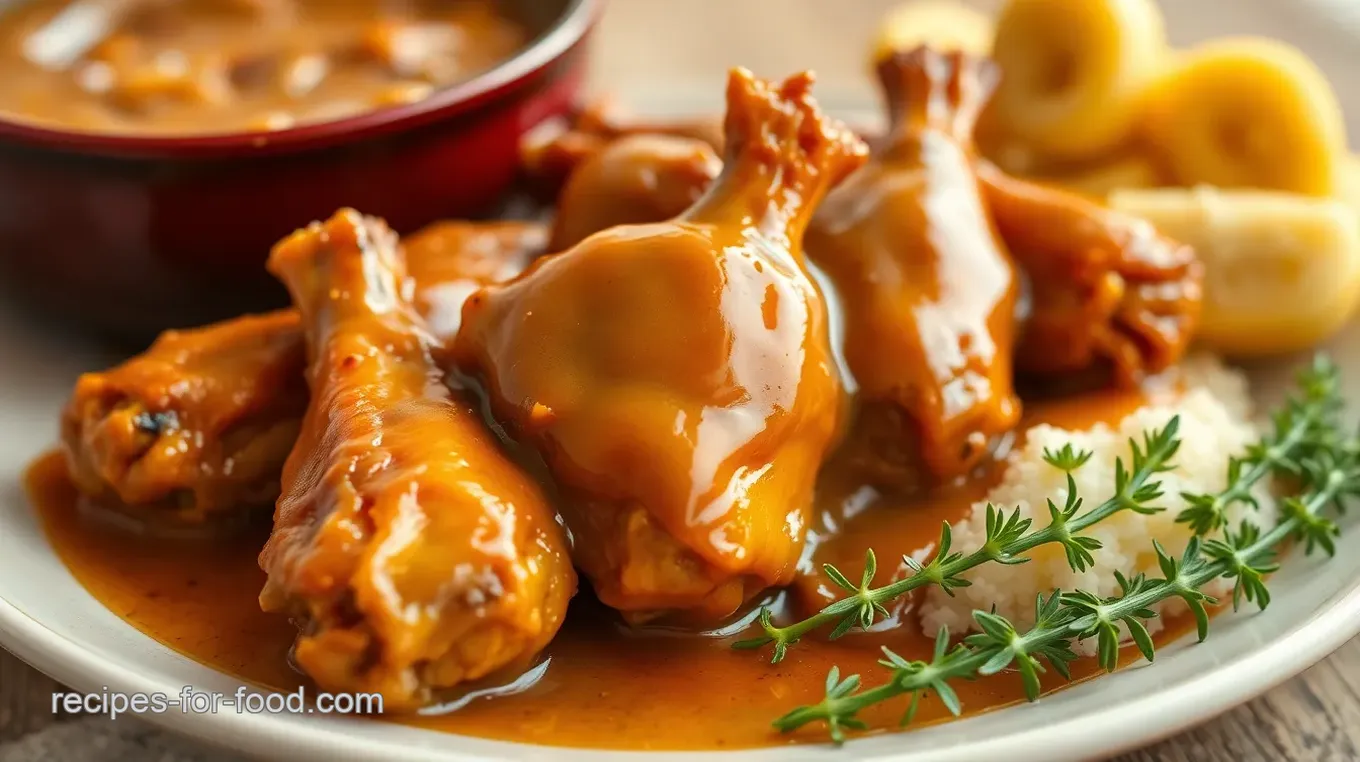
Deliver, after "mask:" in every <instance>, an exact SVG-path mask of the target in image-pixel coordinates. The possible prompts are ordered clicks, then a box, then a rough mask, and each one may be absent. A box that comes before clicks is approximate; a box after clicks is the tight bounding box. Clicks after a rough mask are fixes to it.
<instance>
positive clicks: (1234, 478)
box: [732, 356, 1341, 664]
mask: <svg viewBox="0 0 1360 762" xmlns="http://www.w3.org/2000/svg"><path fill="white" fill-rule="evenodd" d="M1336 383H1337V373H1336V368H1335V366H1333V365H1332V363H1331V362H1330V361H1329V360H1327V359H1326V358H1325V357H1321V356H1319V357H1318V358H1317V359H1316V360H1315V361H1314V363H1313V366H1312V367H1310V368H1309V369H1308V370H1307V371H1306V372H1305V373H1302V374H1300V378H1299V385H1300V391H1301V394H1300V395H1299V396H1298V397H1297V398H1293V399H1291V400H1289V401H1288V402H1287V403H1286V404H1285V405H1284V407H1283V408H1282V409H1281V411H1280V412H1279V413H1278V414H1277V415H1275V416H1274V417H1273V418H1272V427H1271V431H1270V433H1269V434H1268V435H1267V436H1265V437H1263V438H1262V439H1261V440H1260V441H1259V442H1257V443H1255V444H1253V445H1251V446H1250V447H1249V448H1248V449H1247V452H1246V453H1245V454H1244V455H1243V456H1242V457H1237V458H1232V459H1230V460H1229V464H1228V486H1227V487H1226V488H1225V489H1224V490H1223V491H1222V492H1219V493H1218V494H1215V495H1189V494H1182V495H1181V497H1182V498H1183V499H1184V500H1186V501H1187V504H1188V506H1189V507H1188V508H1187V509H1186V510H1185V511H1182V512H1181V513H1180V514H1179V515H1178V516H1177V518H1176V521H1178V522H1180V523H1186V524H1189V525H1190V527H1191V529H1192V531H1194V533H1195V534H1196V535H1205V534H1208V533H1210V532H1213V531H1215V530H1217V529H1219V528H1221V527H1222V526H1223V523H1224V521H1225V516H1226V511H1227V510H1228V509H1229V508H1230V507H1231V506H1233V505H1235V504H1237V503H1240V502H1246V503H1249V504H1252V505H1255V498H1254V497H1253V496H1252V489H1253V488H1254V487H1255V486H1256V484H1257V483H1258V482H1260V481H1261V480H1262V479H1264V478H1265V477H1266V476H1268V475H1270V474H1272V473H1275V472H1277V471H1281V470H1285V471H1290V472H1294V473H1297V470H1298V459H1299V457H1300V456H1301V455H1302V454H1303V453H1305V452H1307V449H1308V446H1309V445H1316V444H1317V443H1316V441H1315V440H1316V439H1318V438H1319V437H1320V436H1323V434H1321V433H1320V432H1321V431H1322V430H1323V429H1325V428H1326V427H1324V426H1322V424H1323V422H1324V421H1325V420H1327V419H1328V418H1329V417H1331V416H1332V415H1334V413H1335V411H1336V409H1337V408H1338V407H1339V406H1340V404H1341V403H1340V398H1339V395H1338V394H1337V391H1336ZM1178 428H1179V420H1178V419H1177V418H1173V419H1172V420H1171V421H1170V422H1169V423H1168V424H1167V426H1166V428H1164V429H1162V430H1161V431H1156V432H1153V433H1152V434H1145V435H1144V438H1143V445H1142V447H1141V449H1140V447H1139V445H1138V443H1137V442H1135V441H1133V440H1130V442H1129V444H1130V449H1131V450H1132V457H1131V461H1130V462H1131V465H1132V468H1131V469H1129V470H1126V469H1125V466H1124V462H1123V460H1122V459H1118V460H1116V461H1115V494H1114V496H1113V497H1111V498H1110V499H1109V500H1106V501H1105V502H1104V503H1101V504H1100V505H1099V506H1097V507H1096V508H1095V509H1093V510H1090V511H1087V512H1085V513H1080V514H1079V515H1078V512H1079V511H1080V509H1081V505H1082V501H1081V499H1080V498H1079V497H1078V495H1077V490H1076V484H1075V482H1074V481H1073V478H1072V472H1073V471H1075V470H1077V469H1078V468H1080V467H1081V466H1083V465H1085V464H1086V462H1087V461H1088V460H1090V459H1091V455H1092V453H1090V452H1085V451H1081V450H1076V449H1074V448H1073V447H1072V445H1071V444H1070V443H1069V444H1066V445H1064V446H1063V447H1062V449H1060V450H1058V451H1056V452H1052V451H1049V450H1047V449H1045V450H1044V460H1045V461H1047V462H1048V463H1049V465H1052V466H1053V467H1055V468H1057V469H1059V470H1061V471H1063V472H1065V473H1066V474H1067V498H1066V500H1065V504H1064V506H1063V507H1062V508H1058V507H1057V506H1056V505H1055V504H1054V503H1053V501H1052V500H1050V501H1049V502H1048V509H1049V516H1050V522H1049V524H1048V526H1046V527H1044V528H1042V529H1038V530H1035V531H1033V532H1031V531H1030V529H1031V527H1032V525H1033V520H1032V519H1028V518H1021V517H1020V511H1019V509H1018V508H1017V509H1015V510H1014V511H1012V512H1011V513H1009V514H1007V513H1006V512H1005V511H1004V510H1002V509H999V508H997V507H995V506H993V505H991V504H988V505H987V508H986V521H985V524H986V526H985V533H984V535H985V540H984V542H983V544H982V547H980V548H978V549H977V550H975V551H974V552H972V553H969V554H967V555H965V554H963V553H957V552H955V553H951V552H950V550H951V546H952V544H953V530H952V527H950V525H949V523H948V522H945V523H944V524H943V526H941V528H940V539H939V541H938V542H937V543H936V551H935V557H934V558H933V559H932V560H931V561H930V563H928V564H921V563H920V562H918V561H917V560H916V559H914V558H912V557H910V556H903V558H902V561H903V562H904V563H905V564H906V565H907V566H908V568H910V569H911V570H912V574H910V575H909V576H907V577H904V578H903V579H900V580H898V581H896V582H891V583H889V584H887V585H884V586H883V587H878V588H874V587H871V585H872V583H873V579H874V574H875V573H876V572H877V569H878V561H877V559H876V558H875V556H874V551H873V549H872V548H870V549H869V550H867V551H866V552H865V556H864V573H863V575H862V576H861V577H860V583H859V584H858V585H855V584H854V583H852V582H850V580H849V578H848V577H847V576H846V575H845V574H844V573H843V572H842V571H841V570H840V569H838V568H836V567H835V566H833V565H831V564H825V565H823V567H822V570H823V571H824V572H825V573H826V575H827V576H828V577H829V578H831V581H832V582H833V583H834V584H835V585H836V586H837V587H839V588H841V589H842V590H845V591H846V592H847V593H848V595H847V596H846V597H845V598H842V599H840V600H838V601H835V602H834V603H831V604H828V605H827V606H826V607H824V608H823V609H822V610H821V611H818V612H817V613H816V614H813V615H812V616H811V617H808V618H807V619H804V620H801V621H798V622H794V623H792V624H790V625H787V626H784V627H778V626H775V624H774V621H773V615H772V613H771V611H770V610H769V608H768V607H767V608H764V609H762V610H761V612H760V616H759V618H758V622H759V624H760V628H761V630H762V634H761V635H759V636H757V637H754V638H750V639H747V640H742V641H738V642H737V643H734V644H733V646H732V647H733V648H739V649H756V648H762V647H764V646H766V645H769V644H771V643H772V644H774V649H773V653H772V656H771V659H770V662H771V663H774V664H777V663H779V662H780V661H782V660H783V659H784V656H785V654H786V653H787V651H788V648H789V647H790V646H792V645H793V644H795V643H797V642H798V641H799V640H800V639H802V637H803V636H804V635H807V634H808V633H810V632H812V631H814V630H817V629H819V628H821V627H824V626H827V625H830V624H832V623H833V622H834V623H835V626H834V627H833V629H832V630H831V633H830V635H829V636H828V637H829V638H831V639H833V640H834V639H836V638H839V637H841V636H842V635H844V634H845V633H847V632H849V631H850V630H852V629H854V628H855V627H859V628H860V629H868V628H869V627H870V626H872V625H873V623H874V620H875V617H886V616H887V615H888V610H887V604H888V603H889V602H891V601H893V600H895V599H896V598H898V597H900V596H903V595H906V594H908V593H910V592H911V591H913V590H916V589H918V588H921V587H926V586H928V585H938V586H939V587H940V588H941V589H943V590H944V592H946V593H949V594H950V595H952V594H953V592H952V591H953V590H954V589H956V588H960V587H967V586H968V585H969V584H970V583H969V582H968V580H967V579H965V578H964V577H963V576H962V574H963V573H964V572H967V571H969V570H971V569H973V568H976V567H978V566H981V565H983V564H986V563H993V562H995V563H1001V564H1020V563H1025V562H1026V561H1028V560H1029V559H1028V558H1027V557H1025V554H1027V553H1028V552H1029V551H1031V550H1033V549H1035V548H1037V547H1040V546H1042V545H1048V544H1052V543H1060V544H1061V545H1062V546H1063V551H1064V553H1065V554H1066V556H1067V561H1068V564H1069V565H1070V566H1071V567H1072V569H1073V570H1074V571H1077V572H1083V571H1085V570H1086V569H1087V568H1088V567H1090V565H1091V563H1092V555H1091V553H1092V551H1095V550H1099V549H1100V547H1101V545H1100V541H1099V540H1096V539H1095V538H1092V537H1084V536H1082V535H1081V532H1083V531H1085V530H1086V529H1089V528H1090V527H1092V526H1094V525H1096V524H1098V523H1100V522H1102V521H1104V520H1106V519H1108V518H1110V517H1111V516H1113V515H1115V514H1116V513H1119V512H1120V511H1122V510H1126V509H1127V510H1133V511H1136V512H1139V513H1155V512H1157V511H1160V510H1161V509H1160V508H1157V507H1154V506H1151V505H1150V503H1151V502H1152V501H1154V500H1156V499H1158V498H1160V497H1161V496H1162V492H1161V489H1160V482H1158V481H1156V480H1154V477H1155V476H1156V475H1157V474H1158V473H1161V472H1164V471H1166V470H1169V469H1168V463H1169V462H1170V460H1171V459H1172V458H1173V457H1174V456H1175V454H1176V449H1177V448H1178V447H1179V445H1180V442H1179V440H1178V439H1176V434H1177V431H1178Z"/></svg>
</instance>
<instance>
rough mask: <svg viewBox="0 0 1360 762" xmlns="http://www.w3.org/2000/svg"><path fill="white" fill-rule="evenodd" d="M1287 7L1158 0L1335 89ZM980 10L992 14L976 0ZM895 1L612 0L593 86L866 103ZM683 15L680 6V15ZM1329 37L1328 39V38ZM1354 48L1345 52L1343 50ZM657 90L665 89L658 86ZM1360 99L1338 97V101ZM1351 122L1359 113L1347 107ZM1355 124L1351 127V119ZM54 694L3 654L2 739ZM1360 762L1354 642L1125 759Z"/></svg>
mask: <svg viewBox="0 0 1360 762" xmlns="http://www.w3.org/2000/svg"><path fill="white" fill-rule="evenodd" d="M1295 2H1296V0H1165V1H1164V7H1165V9H1166V12H1167V15H1168V17H1169V23H1170V28H1171V36H1172V38H1173V40H1175V41H1177V42H1178V43H1182V44H1184V43H1189V42H1193V41H1195V40H1197V39H1200V38H1203V37H1205V36H1208V35H1210V34H1223V33H1270V34H1274V35H1276V36H1280V37H1284V38H1286V39H1289V40H1291V41H1292V42H1294V43H1295V44H1299V45H1300V46H1303V47H1305V48H1307V49H1308V50H1309V52H1310V53H1312V54H1313V55H1314V57H1315V59H1317V60H1318V61H1319V63H1320V64H1321V65H1322V66H1323V67H1324V68H1325V69H1327V70H1328V71H1329V73H1331V74H1332V75H1333V77H1335V78H1338V79H1342V78H1344V79H1348V80H1349V81H1350V82H1355V81H1356V80H1355V79H1351V78H1350V77H1349V76H1348V75H1351V74H1352V69H1353V67H1355V66H1356V65H1357V64H1360V56H1357V55H1356V54H1355V53H1354V52H1347V46H1346V45H1345V44H1344V41H1343V40H1341V39H1340V38H1339V37H1338V36H1337V35H1338V34H1339V32H1338V31H1337V30H1335V29H1329V27H1328V25H1327V24H1325V23H1319V22H1318V21H1317V20H1316V19H1309V18H1307V17H1306V16H1305V15H1303V14H1296V13H1289V12H1286V11H1287V9H1288V8H1290V7H1293V4H1294V3H1295ZM978 3H979V4H981V5H984V6H986V5H993V4H994V2H989V0H978ZM893 4H894V2H893V0H850V1H842V2H830V1H829V0H687V2H684V3H678V2H674V0H613V3H612V5H611V6H610V8H609V11H608V13H607V14H606V17H605V20H604V23H603V25H602V27H601V29H600V32H599V34H598V35H597V38H596V44H595V58H594V67H593V68H594V71H593V72H592V74H593V77H594V81H595V85H596V87H597V88H599V89H602V90H609V91H614V92H618V93H620V94H622V95H623V96H624V97H625V99H629V98H631V99H634V100H645V101H647V102H648V103H649V104H655V103H656V102H657V101H656V98H657V93H658V91H660V92H662V93H666V94H671V93H679V95H678V96H675V97H679V98H681V99H683V100H685V102H686V104H687V105H688V104H690V103H695V102H701V103H706V104H709V105H717V104H718V102H719V94H720V86H721V82H722V77H723V73H724V71H725V69H726V68H727V67H728V66H730V65H732V64H737V63H740V64H742V65H745V66H748V67H749V68H752V69H753V70H755V71H757V72H758V73H762V74H766V75H769V76H774V75H779V74H783V73H787V72H791V71H793V70H796V69H799V68H814V69H816V70H817V71H818V74H819V75H820V82H819V85H818V91H819V92H820V93H821V94H822V95H823V98H824V100H825V101H827V102H829V103H832V104H859V105H867V104H872V103H873V92H872V88H871V87H870V85H869V83H868V81H867V79H866V78H865V76H864V60H863V55H864V50H865V47H866V44H867V40H868V39H869V36H870V34H871V32H872V30H873V27H874V24H875V21H876V20H877V19H878V18H879V17H880V15H881V14H882V12H883V11H884V10H885V9H886V8H888V7H890V6H891V5H893ZM682 9H683V10H682ZM1329 35H1330V36H1329ZM1349 50H1350V51H1354V50H1355V48H1354V47H1351V48H1349ZM658 83H665V85H666V86H665V87H664V88H658V87H657V85H658ZM1356 96H1360V93H1357V92H1354V91H1351V92H1347V91H1343V92H1342V97H1343V100H1346V99H1347V98H1348V97H1356ZM1347 105H1348V110H1349V112H1350V113H1351V114H1352V115H1353V116H1354V115H1356V114H1357V113H1360V111H1357V110H1356V107H1357V105H1360V104H1355V103H1351V104H1347ZM1357 121H1360V117H1357V118H1356V119H1354V120H1353V122H1357ZM1354 134H1355V133H1354V129H1352V140H1354V139H1355V137H1354ZM57 690H61V687H60V686H59V685H58V684H57V683H55V682H54V681H52V680H51V679H49V678H47V677H46V676H44V675H42V674H40V673H38V672H36V671H34V670H33V669H31V668H29V667H28V666H26V665H25V664H23V663H22V662H20V661H19V660H18V659H15V658H14V657H13V656H11V655H9V654H8V653H5V652H3V651H0V743H3V742H5V741H9V740H13V739H16V738H19V737H22V736H23V735H25V734H27V733H31V732H33V731H36V730H38V729H41V728H44V727H46V726H48V725H51V724H53V723H55V722H62V721H65V719H66V718H65V717H62V716H53V714H52V712H51V694H52V692H54V691H57ZM1353 759H1360V640H1357V641H1352V642H1351V643H1349V644H1348V645H1347V646H1345V647H1344V648H1342V649H1341V650H1340V651H1338V652H1337V653H1336V654H1334V655H1333V656H1332V657H1330V658H1329V659H1327V660H1326V661H1324V662H1323V663H1321V664H1319V665H1317V666H1315V667H1313V668H1312V669H1311V670H1309V671H1308V672H1306V673H1304V674H1303V675H1302V676H1300V677H1298V678H1296V679H1294V680H1292V681H1290V682H1288V683H1285V684H1284V685H1282V686H1280V687H1278V688H1276V689H1274V690H1272V691H1270V692H1269V693H1267V694H1266V695H1264V696H1262V697H1261V698H1258V699H1257V700H1255V701H1252V702H1250V703H1248V704H1245V705H1243V706H1241V707H1238V708H1237V709H1235V710H1233V711H1231V712H1229V713H1227V714H1225V715H1223V716H1222V717H1220V718H1218V719H1216V720H1214V721H1212V722H1209V723H1207V724H1205V725H1203V726H1201V727H1199V728H1196V729H1194V730H1191V731H1189V732H1187V733H1185V734H1183V735H1180V736H1177V737H1174V738H1171V739H1168V740H1165V741H1162V742H1160V743H1158V744H1156V745H1154V746H1151V747H1149V748H1147V749H1143V750H1140V751H1137V752H1134V753H1131V754H1128V755H1126V756H1124V757H1121V758H1120V760H1121V762H1134V761H1135V760H1136V761H1137V762H1258V761H1259V762H1331V761H1333V760H1353Z"/></svg>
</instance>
